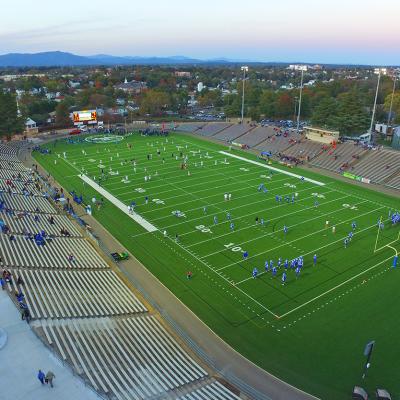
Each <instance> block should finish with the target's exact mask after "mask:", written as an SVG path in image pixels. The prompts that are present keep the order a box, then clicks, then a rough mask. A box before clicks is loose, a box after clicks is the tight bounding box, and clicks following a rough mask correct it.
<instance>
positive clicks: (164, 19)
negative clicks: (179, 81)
mask: <svg viewBox="0 0 400 400" xmlns="http://www.w3.org/2000/svg"><path fill="white" fill-rule="evenodd" d="M0 14H1V24H0V54H4V53H9V52H27V53H34V52H40V51H53V50H61V51H68V52H72V53H75V54H80V55H93V54H112V55H129V56H172V55H184V56H187V57H195V58H201V59H212V58H220V57H224V58H230V59H238V60H251V61H285V62H295V61H299V62H300V61H302V62H309V63H317V62H319V63H354V64H356V63H361V64H375V65H400V20H399V16H400V1H399V0H381V1H372V0H336V1H334V2H333V1H326V0H302V1H298V0H279V1H270V0H247V1H237V0H202V1H196V2H192V1H190V0H186V1H183V0H152V1H137V0H113V1H112V0H111V1H110V0H96V1H93V0H91V1H82V0H79V1H78V0H69V1H68V2H62V1H54V0H51V1H50V0H19V1H18V3H15V2H5V4H1V5H0Z"/></svg>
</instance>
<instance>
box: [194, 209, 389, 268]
mask: <svg viewBox="0 0 400 400" xmlns="http://www.w3.org/2000/svg"><path fill="white" fill-rule="evenodd" d="M381 208H384V207H380V208H376V209H374V210H371V211H369V212H366V213H363V214H360V215H357V218H359V217H362V216H364V215H368V214H371V213H373V212H376V211H378V210H380V209H381ZM354 218H355V217H351V218H349V219H346V220H344V221H342V222H339V223H337V224H336V226H338V225H342V224H344V223H346V222H349V221H351V220H354ZM325 231H326V228H324V229H320V230H319V231H315V232H312V233H309V234H308V235H304V236H301V237H299V238H297V239H295V240H292V241H290V242H285V243H283V244H280V245H279V246H276V247H273V248H272V249H268V250H266V251H262V252H261V253H257V254H254V255H253V256H251V257H248V258H247V260H249V259H251V258H254V257H258V256H261V255H262V254H265V253H268V252H269V251H272V250H276V249H279V248H280V247H283V246H288V245H290V244H292V243H295V242H298V241H299V240H302V239H304V238H307V237H310V236H313V235H315V234H318V233H321V232H325ZM264 236H268V234H267V235H264ZM262 237H263V236H260V237H259V238H258V239H260V238H262ZM212 254H213V253H212ZM206 257H208V256H205V257H201V258H202V259H203V258H206ZM237 264H238V262H235V263H232V264H228V265H225V266H224V267H221V268H219V269H217V271H222V270H223V269H226V268H229V267H232V266H234V265H237Z"/></svg>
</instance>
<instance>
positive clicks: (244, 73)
mask: <svg viewBox="0 0 400 400" xmlns="http://www.w3.org/2000/svg"><path fill="white" fill-rule="evenodd" d="M240 69H241V70H242V71H243V89H242V119H241V123H242V124H243V118H244V82H245V80H246V72H248V71H249V67H248V66H247V65H244V66H243V67H240Z"/></svg>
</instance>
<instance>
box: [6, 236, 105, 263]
mask: <svg viewBox="0 0 400 400" xmlns="http://www.w3.org/2000/svg"><path fill="white" fill-rule="evenodd" d="M45 243H46V244H45V245H44V246H40V245H37V244H36V243H35V240H34V239H32V240H29V239H26V238H25V237H24V236H21V235H15V236H14V240H10V239H9V236H7V235H5V234H2V235H0V251H1V255H2V257H3V265H6V266H7V267H26V268H28V267H36V268H40V267H46V268H52V269H60V268H61V269H62V268H64V269H83V268H85V269H86V268H89V269H91V268H96V269H98V268H108V265H107V263H106V262H105V261H104V260H103V259H102V258H101V257H100V256H99V254H98V253H97V252H96V251H95V250H94V248H93V247H92V246H91V245H90V244H89V243H88V242H87V241H86V240H85V239H80V238H59V237H56V238H53V239H51V241H50V242H49V241H45ZM70 255H73V256H74V261H69V260H68V257H69V256H70Z"/></svg>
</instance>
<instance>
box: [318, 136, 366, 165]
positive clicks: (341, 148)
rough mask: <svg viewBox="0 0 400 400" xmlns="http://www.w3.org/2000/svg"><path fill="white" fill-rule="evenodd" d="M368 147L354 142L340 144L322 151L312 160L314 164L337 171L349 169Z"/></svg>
mask: <svg viewBox="0 0 400 400" xmlns="http://www.w3.org/2000/svg"><path fill="white" fill-rule="evenodd" d="M365 152H366V149H365V148H364V147H363V146H360V145H357V144H353V143H342V144H338V145H337V147H336V149H331V150H329V151H327V152H325V153H322V154H321V155H319V156H318V157H316V158H315V159H314V160H313V161H312V165H315V166H316V167H320V168H325V169H328V170H331V171H335V172H342V171H344V170H347V169H348V168H349V167H350V165H352V164H354V163H355V162H356V161H357V159H358V158H359V157H361V156H362V154H363V153H365Z"/></svg>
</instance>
